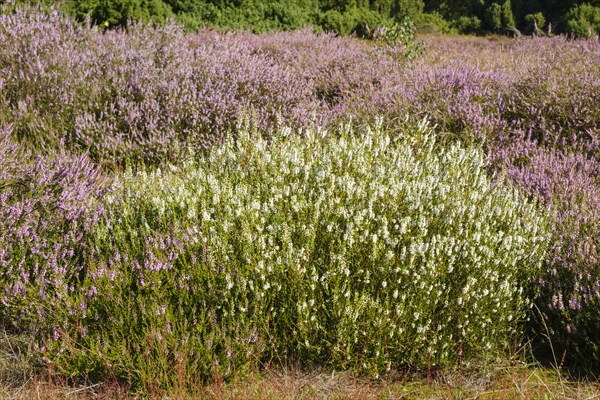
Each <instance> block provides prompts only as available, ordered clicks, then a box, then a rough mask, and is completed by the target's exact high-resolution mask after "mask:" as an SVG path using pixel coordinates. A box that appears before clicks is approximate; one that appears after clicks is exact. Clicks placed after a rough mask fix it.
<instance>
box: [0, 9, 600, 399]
mask: <svg viewBox="0 0 600 400" xmlns="http://www.w3.org/2000/svg"><path fill="white" fill-rule="evenodd" d="M0 43H2V45H0V102H1V103H0V132H1V135H0V231H1V232H2V235H1V236H0V323H1V325H2V327H3V329H4V330H5V331H6V332H8V333H9V334H10V335H22V336H23V337H25V336H27V337H30V338H32V340H33V341H32V345H31V347H30V348H29V350H28V352H29V356H30V357H31V359H32V360H35V363H36V364H35V365H37V367H39V368H40V369H42V370H44V371H46V372H48V371H50V372H51V373H53V374H56V375H57V376H62V377H70V378H75V379H91V380H95V381H98V380H113V381H117V382H120V383H122V384H125V385H130V386H131V387H132V388H133V389H134V390H139V391H142V392H144V391H145V392H147V393H148V392H153V393H156V392H157V391H158V392H160V391H162V390H166V391H169V390H172V389H173V388H174V387H178V385H179V386H180V385H183V386H184V387H185V386H189V387H194V386H195V385H199V384H204V383H210V382H214V381H219V380H226V381H228V380H235V379H237V378H238V377H243V376H244V375H245V374H248V373H250V372H252V371H259V370H260V369H261V367H262V366H264V365H267V364H269V363H274V362H277V363H299V364H300V365H302V366H303V367H309V368H321V367H323V368H330V369H332V370H352V371H356V372H361V373H367V374H370V375H371V376H378V375H382V374H389V373H391V372H390V371H392V372H393V371H406V370H408V369H411V370H429V371H431V370H432V369H433V370H440V371H449V370H453V369H455V368H456V367H457V366H459V365H460V366H465V365H469V364H473V363H477V362H484V361H485V360H487V361H489V360H492V359H497V358H498V357H501V356H502V355H503V354H506V352H508V351H510V349H514V348H515V346H516V347H519V346H520V345H521V344H522V343H530V344H532V346H533V347H534V348H535V349H536V352H537V353H536V354H538V355H539V356H540V357H541V358H543V356H544V355H545V354H552V353H554V354H555V355H558V357H559V358H564V363H565V364H572V365H578V366H582V367H585V368H588V369H593V368H596V367H597V366H598V365H599V364H600V336H599V334H598V332H600V326H599V324H600V320H598V318H597V315H598V311H599V309H600V264H599V263H600V239H599V238H600V149H599V146H600V106H599V104H600V102H599V101H598V99H600V43H599V41H598V38H597V37H592V38H590V39H588V40H578V41H568V40H566V39H564V38H562V37H554V38H527V39H520V40H512V41H506V40H502V41H486V40H483V39H469V38H463V39H457V38H454V39H449V38H435V39H425V41H424V46H423V48H425V49H426V51H425V53H424V54H422V55H421V56H420V57H417V58H412V56H411V57H407V54H408V53H407V46H406V44H402V43H398V44H397V45H390V43H389V42H365V41H360V40H357V39H354V38H347V37H336V36H333V35H330V34H316V33H313V32H311V31H308V30H304V31H295V32H285V33H270V34H262V35H256V34H251V33H219V32H214V31H210V30H202V31H200V32H197V33H193V34H192V33H185V32H183V31H182V30H181V29H180V28H178V27H176V26H172V25H168V26H165V27H159V28H154V27H145V26H141V25H132V26H130V27H129V29H128V30H127V31H122V30H115V31H105V32H102V31H100V30H99V29H98V28H93V27H89V26H82V25H78V24H76V23H74V22H72V21H71V20H69V19H67V18H65V17H63V16H61V15H60V14H59V13H56V12H55V13H50V14H47V13H39V12H37V11H35V10H32V9H19V10H17V11H15V12H7V13H4V14H2V15H0ZM482 360H484V361H482Z"/></svg>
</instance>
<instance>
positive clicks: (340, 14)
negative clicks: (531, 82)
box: [0, 0, 600, 37]
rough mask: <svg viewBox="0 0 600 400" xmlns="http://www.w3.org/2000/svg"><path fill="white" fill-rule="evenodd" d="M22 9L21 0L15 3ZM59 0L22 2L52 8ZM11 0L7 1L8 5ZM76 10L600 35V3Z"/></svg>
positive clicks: (250, 21)
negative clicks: (410, 22)
mask: <svg viewBox="0 0 600 400" xmlns="http://www.w3.org/2000/svg"><path fill="white" fill-rule="evenodd" d="M11 1H12V2H11V4H12V5H13V6H14V5H15V3H14V0H11ZM55 1H56V0H17V4H18V2H21V3H32V2H34V3H41V4H42V5H43V6H48V5H50V4H52V3H54V2H55ZM5 2H7V0H0V4H2V3H5ZM60 4H61V8H62V9H63V10H64V11H65V12H66V13H67V14H69V15H71V16H74V17H75V18H77V19H79V20H81V21H84V20H86V19H89V20H90V21H91V22H92V23H93V24H96V25H99V26H102V27H105V28H112V27H119V26H120V27H125V26H127V24H128V23H129V21H143V22H152V23H154V24H163V23H165V22H166V21H167V20H168V19H169V18H173V19H174V20H175V21H176V22H178V23H180V24H182V25H183V26H185V27H186V28H188V29H192V30H194V29H198V28H201V27H204V26H209V27H213V28H225V29H234V30H240V29H246V30H252V31H255V32H264V31H270V30H293V29H299V28H303V27H308V26H310V27H312V28H313V29H315V30H318V31H330V32H335V33H337V34H341V35H346V34H356V35H357V36H360V37H369V36H371V35H372V34H373V32H374V31H375V29H376V28H377V27H386V26H391V25H393V24H394V23H399V22H402V21H405V20H407V19H409V20H411V21H412V22H414V23H415V24H416V26H417V27H418V28H420V29H422V30H429V31H437V32H443V33H475V34H484V33H497V34H507V35H520V34H521V33H524V34H552V33H567V34H570V35H573V36H577V37H587V36H590V35H595V34H598V33H600V0H65V1H64V2H61V3H60Z"/></svg>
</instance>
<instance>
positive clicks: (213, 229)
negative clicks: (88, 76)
mask: <svg viewBox="0 0 600 400" xmlns="http://www.w3.org/2000/svg"><path fill="white" fill-rule="evenodd" d="M105 206H106V207H107V209H108V210H109V211H108V214H107V215H108V217H107V219H106V220H105V222H104V224H103V226H102V227H101V228H100V229H99V230H98V232H97V235H96V238H95V239H94V240H95V244H94V245H95V246H96V249H97V250H96V251H97V254H95V255H94V257H93V259H94V260H95V261H94V265H93V267H92V268H91V270H90V271H89V273H88V275H87V283H86V288H85V289H84V292H85V295H82V296H81V299H80V302H81V303H77V302H75V303H74V304H75V306H77V307H78V308H79V309H85V312H84V314H85V315H83V316H82V315H81V313H76V312H73V315H72V316H67V315H65V316H64V318H65V322H64V323H65V326H70V325H69V324H72V321H75V320H77V321H79V333H77V334H74V333H72V332H71V333H68V334H67V333H66V332H62V333H61V334H64V335H68V336H69V337H71V338H72V339H73V341H72V342H69V340H66V339H65V338H63V341H62V342H61V341H56V342H52V341H50V342H49V343H48V344H47V345H48V349H50V350H48V354H49V357H50V358H52V357H54V359H57V360H59V363H62V365H63V367H65V366H66V367H67V368H69V366H70V368H71V369H73V366H74V364H76V365H77V368H79V369H80V370H81V369H84V370H88V371H90V370H95V371H97V372H98V371H99V372H103V371H105V372H106V371H108V372H110V373H113V374H116V375H117V376H122V377H126V378H127V379H130V380H132V381H138V382H142V383H143V384H145V385H149V386H153V385H167V386H168V384H169V379H175V378H174V375H176V374H173V373H172V372H173V371H187V372H186V373H188V374H190V376H192V375H195V376H200V377H201V378H203V379H210V378H214V377H215V376H223V375H224V376H230V375H231V374H233V373H234V372H236V371H239V369H240V368H244V367H245V366H249V365H252V364H253V363H254V362H264V361H266V360H271V359H280V360H285V359H289V358H295V359H299V360H301V361H303V362H306V363H312V364H318V365H324V364H325V365H329V366H330V367H334V368H355V369H358V370H363V371H368V372H370V373H374V374H377V373H379V372H382V371H385V370H386V369H389V368H402V367H407V366H412V367H417V368H418V367H426V366H428V365H432V366H447V365H454V364H455V363H456V362H457V361H458V360H459V359H462V360H469V359H472V358H473V357H486V356H490V355H492V354H494V352H496V351H501V350H503V349H506V348H507V347H508V346H509V345H510V343H512V342H513V341H516V340H519V339H520V335H521V334H522V325H523V324H522V323H523V322H524V320H525V319H526V316H527V313H528V309H529V308H530V306H531V302H532V288H531V287H530V286H529V285H530V282H532V276H534V277H535V276H538V275H539V267H540V260H542V258H543V256H544V254H543V253H544V249H545V242H546V239H545V237H546V233H545V223H544V220H543V219H542V217H541V216H540V215H539V214H538V213H537V211H536V209H535V207H534V206H532V205H530V204H528V203H527V202H526V201H524V200H523V199H522V198H521V197H520V196H519V194H518V193H517V191H515V190H514V189H511V188H510V187H508V186H506V185H505V184H503V183H502V182H496V183H495V184H492V181H491V180H490V178H489V177H488V176H487V175H486V170H485V162H484V156H483V155H482V153H481V152H480V151H479V150H477V149H472V148H461V147H458V146H455V147H451V148H447V149H438V148H437V147H436V146H435V135H434V134H433V133H432V131H431V130H430V129H429V128H428V127H427V124H426V123H423V124H421V125H419V126H417V127H415V128H414V129H413V130H412V131H406V132H405V133H404V135H402V136H401V137H390V136H389V135H388V134H387V133H386V132H384V131H382V130H381V128H380V127H375V128H374V129H372V130H369V129H368V130H366V131H365V132H360V133H357V132H352V131H351V130H350V129H349V128H341V129H340V130H339V132H336V133H334V134H331V133H327V132H325V131H303V132H300V133H299V134H293V133H292V132H291V131H288V130H282V131H280V132H278V133H276V134H274V135H273V136H272V137H271V138H270V139H269V141H266V140H263V139H262V137H261V136H260V134H258V133H256V132H254V133H253V132H249V131H248V129H243V128H241V129H240V131H239V133H238V135H237V139H232V138H230V139H228V141H227V142H226V143H225V144H224V145H223V146H222V147H219V148H217V149H215V150H214V151H213V152H212V153H211V154H210V156H207V157H204V158H202V157H199V158H198V157H197V159H196V160H192V159H191V158H190V160H189V161H187V162H186V163H184V164H183V165H181V166H178V167H176V166H172V167H167V168H165V169H164V170H154V171H138V172H136V173H134V172H133V171H128V172H126V173H125V174H124V175H123V176H122V177H121V178H119V179H118V180H116V181H115V182H114V184H113V191H112V194H111V195H110V197H109V198H108V199H107V204H106V205H105ZM69 321H71V322H69ZM65 343H72V344H74V345H73V346H71V345H70V344H65ZM77 349H87V350H85V351H83V350H77ZM51 355H54V356H51ZM74 360H77V361H74ZM69 363H70V364H69ZM81 363H84V364H85V365H82V364H81ZM162 372H164V374H163V375H161V373H162ZM190 379H191V378H190Z"/></svg>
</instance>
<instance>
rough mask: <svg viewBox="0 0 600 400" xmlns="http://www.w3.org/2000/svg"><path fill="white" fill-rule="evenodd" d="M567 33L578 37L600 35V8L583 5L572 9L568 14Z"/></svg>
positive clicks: (587, 4)
mask: <svg viewBox="0 0 600 400" xmlns="http://www.w3.org/2000/svg"><path fill="white" fill-rule="evenodd" d="M567 32H569V33H571V34H573V35H575V36H577V37H588V36H591V35H595V34H599V33H600V7H596V6H594V5H592V4H589V3H583V4H579V5H576V6H574V7H573V8H571V9H570V10H569V14H568V20H567Z"/></svg>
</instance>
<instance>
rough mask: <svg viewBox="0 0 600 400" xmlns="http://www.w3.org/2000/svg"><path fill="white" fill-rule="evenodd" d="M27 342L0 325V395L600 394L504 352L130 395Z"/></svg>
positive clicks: (599, 388)
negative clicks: (408, 368)
mask: <svg viewBox="0 0 600 400" xmlns="http://www.w3.org/2000/svg"><path fill="white" fill-rule="evenodd" d="M30 348H31V341H30V340H28V339H27V338H26V337H23V336H15V335H9V334H8V333H6V332H4V331H0V399H7V400H9V399H10V400H12V399H14V400H17V399H18V400H33V399H47V400H50V399H136V398H162V399H209V400H210V399H215V400H217V399H218V400H221V399H223V400H227V399H264V400H284V399H357V400H358V399H360V400H363V399H365V400H369V399H457V400H458V399H482V400H483V399H488V400H489V399H505V400H509V399H510V400H512V399H532V400H533V399H544V400H546V399H547V400H552V399H556V400H569V399H573V400H575V399H578V400H579V399H590V400H591V399H600V382H598V381H595V382H591V383H590V382H584V381H578V380H575V379H571V378H569V377H568V376H566V375H565V373H564V372H560V371H559V370H558V369H557V368H548V367H542V366H540V365H534V364H527V363H525V362H523V361H515V359H514V358H513V359H512V360H509V359H506V360H503V361H498V362H496V363H493V364H486V365H472V366H469V367H465V368H463V369H461V370H457V371H453V372H447V373H430V374H429V377H427V376H419V375H415V374H411V375H410V376H409V375H399V374H394V375H388V376H386V377H384V378H383V379H379V380H373V379H367V378H361V377H358V376H356V375H355V374H352V373H350V372H335V371H333V372H332V371H322V370H312V371H308V372H307V371H303V370H301V369H299V368H297V367H293V366H292V367H289V366H288V367H285V368H271V369H269V370H268V371H267V372H263V373H260V374H258V373H256V374H252V375H249V376H246V377H245V378H244V379H242V380H239V381H235V382H231V383H222V382H217V383H213V384H210V385H206V386H202V387H199V388H197V389H196V390H193V391H187V392H185V393H183V392H181V393H169V394H164V393H163V394H154V395H141V394H137V395H136V394H131V393H129V392H128V390H127V389H126V388H123V387H121V386H119V385H116V384H108V383H95V384H88V385H79V386H74V385H69V384H67V383H66V381H62V380H57V379H51V378H49V377H48V376H44V375H39V374H35V372H34V371H35V370H34V363H33V360H31V359H30V358H29V357H28V349H30Z"/></svg>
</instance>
